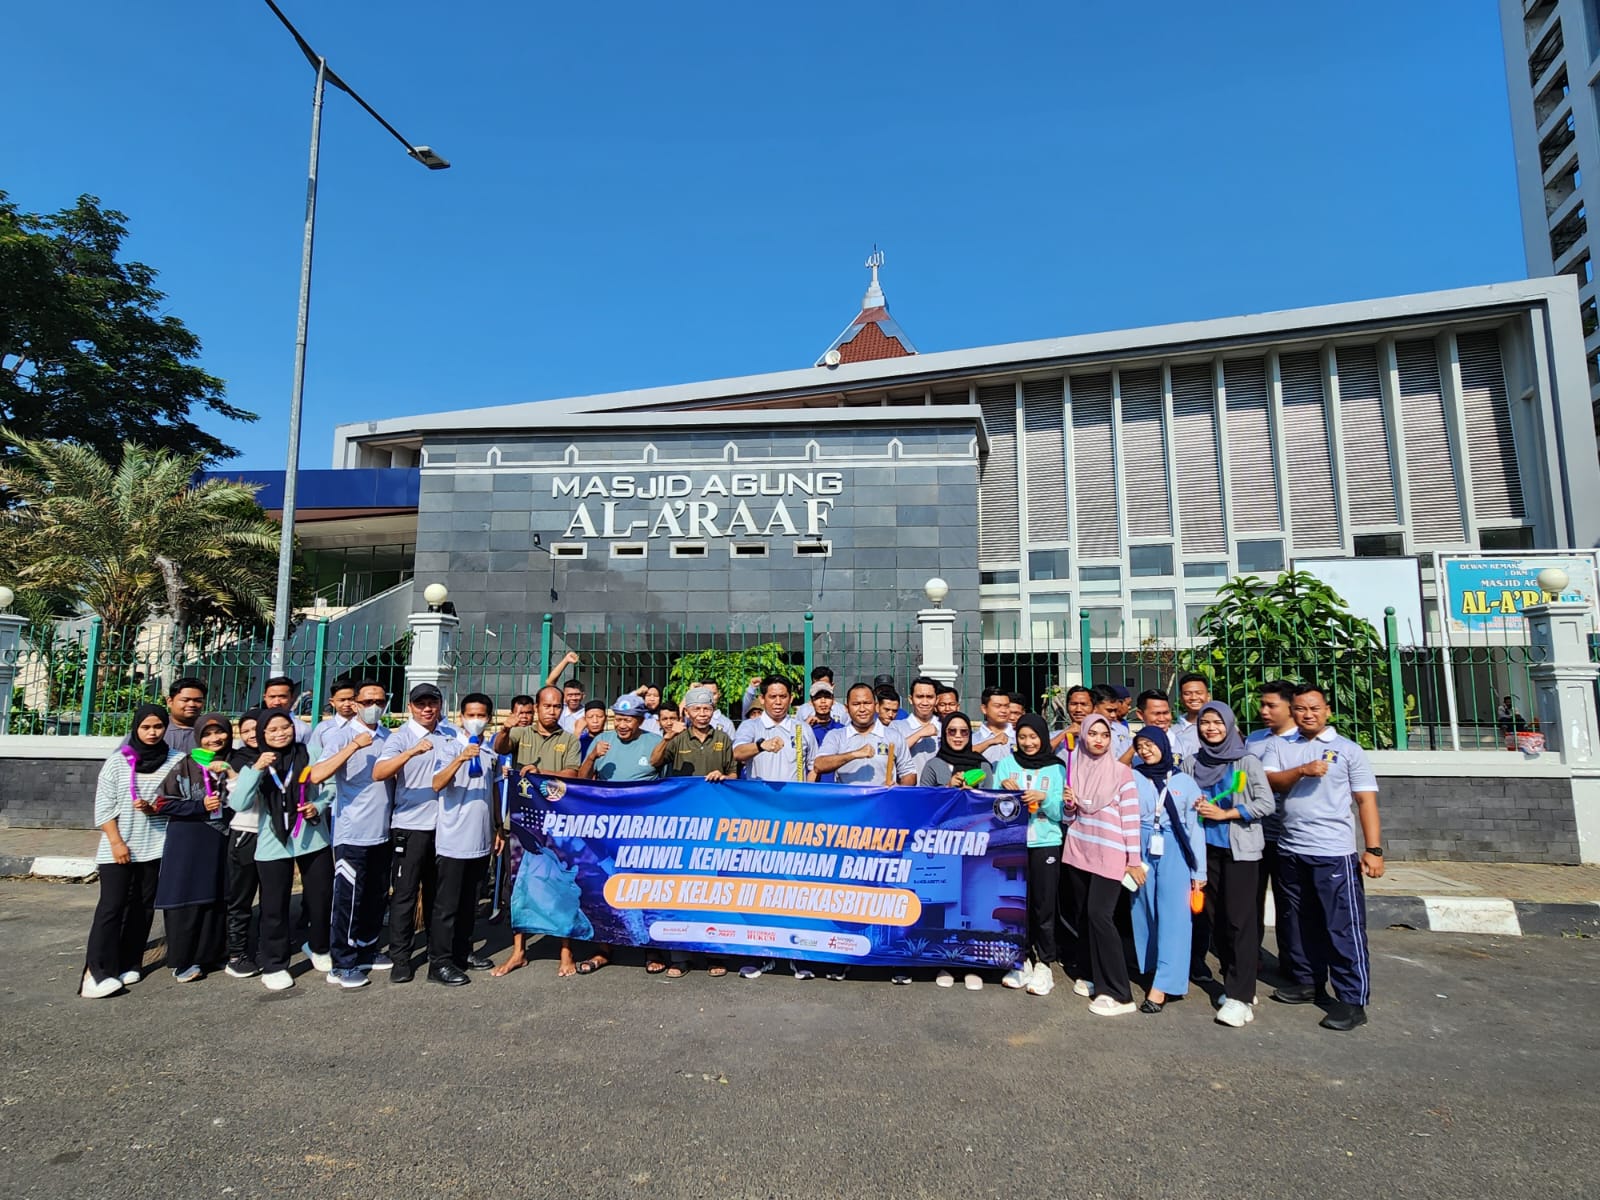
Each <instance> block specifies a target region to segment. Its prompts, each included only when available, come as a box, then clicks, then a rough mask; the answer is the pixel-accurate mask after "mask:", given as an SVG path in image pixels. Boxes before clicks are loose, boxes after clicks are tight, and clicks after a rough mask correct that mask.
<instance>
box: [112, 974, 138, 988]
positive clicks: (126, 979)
mask: <svg viewBox="0 0 1600 1200" xmlns="http://www.w3.org/2000/svg"><path fill="white" fill-rule="evenodd" d="M143 978H144V976H143V975H141V974H140V973H139V972H138V971H124V972H123V973H122V974H121V975H120V976H118V979H117V982H119V983H121V984H122V986H123V987H132V986H133V985H134V984H136V983H138V982H139V980H141V979H143Z"/></svg>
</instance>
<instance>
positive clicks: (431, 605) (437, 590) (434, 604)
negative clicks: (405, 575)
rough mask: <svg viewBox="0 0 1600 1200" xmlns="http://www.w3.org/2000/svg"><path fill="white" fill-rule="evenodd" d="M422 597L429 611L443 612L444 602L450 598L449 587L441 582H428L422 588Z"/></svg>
mask: <svg viewBox="0 0 1600 1200" xmlns="http://www.w3.org/2000/svg"><path fill="white" fill-rule="evenodd" d="M422 598H423V599H424V600H426V601H427V602H428V611H429V612H443V611H444V606H445V602H446V601H447V600H449V599H450V589H449V588H447V587H445V585H444V584H442V583H430V584H429V585H428V586H427V587H425V588H423V589H422Z"/></svg>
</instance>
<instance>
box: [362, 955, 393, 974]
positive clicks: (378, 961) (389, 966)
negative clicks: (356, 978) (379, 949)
mask: <svg viewBox="0 0 1600 1200" xmlns="http://www.w3.org/2000/svg"><path fill="white" fill-rule="evenodd" d="M356 970H358V971H392V970H394V959H392V958H390V957H389V956H388V955H387V954H380V955H378V957H377V958H375V959H373V960H372V961H371V962H369V963H358V964H357V965H356Z"/></svg>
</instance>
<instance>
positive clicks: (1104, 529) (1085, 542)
mask: <svg viewBox="0 0 1600 1200" xmlns="http://www.w3.org/2000/svg"><path fill="white" fill-rule="evenodd" d="M1071 386H1072V483H1073V488H1074V506H1073V507H1074V508H1075V510H1076V514H1077V520H1078V536H1077V538H1076V541H1077V544H1078V556H1079V557H1080V558H1115V557H1117V556H1118V555H1120V554H1121V553H1122V537H1121V535H1120V533H1119V531H1118V529H1117V488H1116V462H1115V459H1114V457H1113V446H1112V436H1111V376H1110V375H1074V376H1073V377H1072V381H1071Z"/></svg>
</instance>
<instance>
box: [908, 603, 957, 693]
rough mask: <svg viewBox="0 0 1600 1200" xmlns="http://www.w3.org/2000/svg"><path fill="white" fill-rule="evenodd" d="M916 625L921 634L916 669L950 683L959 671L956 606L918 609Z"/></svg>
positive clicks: (952, 682) (954, 679)
mask: <svg viewBox="0 0 1600 1200" xmlns="http://www.w3.org/2000/svg"><path fill="white" fill-rule="evenodd" d="M917 627H918V629H919V631H920V632H921V634H922V661H921V662H920V663H918V664H917V670H918V671H920V672H921V673H922V674H924V675H926V676H927V677H928V678H929V679H937V680H938V681H939V682H940V683H948V684H951V685H952V686H953V685H954V684H955V682H956V676H958V675H959V674H960V673H961V668H960V667H959V666H958V665H957V663H956V610H955V609H953V608H924V609H922V610H920V611H919V612H918V613H917Z"/></svg>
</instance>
